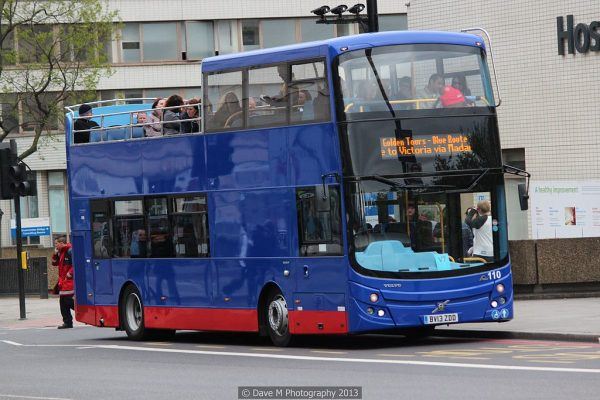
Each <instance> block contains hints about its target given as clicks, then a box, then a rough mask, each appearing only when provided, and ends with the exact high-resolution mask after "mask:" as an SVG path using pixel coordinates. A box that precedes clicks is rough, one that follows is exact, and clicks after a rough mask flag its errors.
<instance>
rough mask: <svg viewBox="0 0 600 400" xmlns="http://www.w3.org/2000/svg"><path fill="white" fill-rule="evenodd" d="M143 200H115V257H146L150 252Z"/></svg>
mask: <svg viewBox="0 0 600 400" xmlns="http://www.w3.org/2000/svg"><path fill="white" fill-rule="evenodd" d="M142 203H143V202H142V200H119V201H115V203H114V204H115V214H114V224H113V228H114V231H113V232H114V236H113V237H114V246H115V251H114V255H115V257H131V258H145V257H146V256H147V254H148V245H147V244H148V233H147V232H146V224H145V223H144V208H143V204H142Z"/></svg>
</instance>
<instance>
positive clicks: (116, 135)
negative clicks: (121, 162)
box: [106, 128, 129, 140]
mask: <svg viewBox="0 0 600 400" xmlns="http://www.w3.org/2000/svg"><path fill="white" fill-rule="evenodd" d="M127 133H128V132H127V129H126V128H112V129H110V128H109V129H107V130H106V134H107V140H125V139H129V135H128V134H127Z"/></svg>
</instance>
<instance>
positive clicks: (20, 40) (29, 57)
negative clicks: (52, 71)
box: [17, 24, 54, 64]
mask: <svg viewBox="0 0 600 400" xmlns="http://www.w3.org/2000/svg"><path fill="white" fill-rule="evenodd" d="M18 30H19V33H18V35H17V48H18V55H19V62H20V63H22V64H26V63H45V62H46V61H47V57H45V55H44V51H45V49H48V48H51V47H52V44H53V42H54V32H53V27H52V26H51V25H28V24H22V25H19V27H18Z"/></svg>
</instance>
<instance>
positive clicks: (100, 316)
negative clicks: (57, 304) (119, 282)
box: [75, 304, 119, 328]
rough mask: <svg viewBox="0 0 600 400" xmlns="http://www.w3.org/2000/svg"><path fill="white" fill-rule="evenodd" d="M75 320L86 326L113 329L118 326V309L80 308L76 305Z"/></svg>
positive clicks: (104, 307)
mask: <svg viewBox="0 0 600 400" xmlns="http://www.w3.org/2000/svg"><path fill="white" fill-rule="evenodd" d="M75 320H77V321H79V322H83V323H84V324H88V325H94V326H107V327H112V328H115V327H117V326H119V308H118V307H117V306H80V305H78V304H76V305H75ZM100 320H102V321H103V322H104V324H102V323H101V322H100Z"/></svg>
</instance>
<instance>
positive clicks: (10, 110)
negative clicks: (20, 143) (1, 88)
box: [0, 94, 19, 132]
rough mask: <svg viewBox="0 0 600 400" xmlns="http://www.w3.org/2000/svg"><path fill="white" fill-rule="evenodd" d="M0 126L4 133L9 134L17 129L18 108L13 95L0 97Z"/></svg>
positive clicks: (15, 97)
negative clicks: (2, 127) (0, 122)
mask: <svg viewBox="0 0 600 400" xmlns="http://www.w3.org/2000/svg"><path fill="white" fill-rule="evenodd" d="M0 108H1V115H2V124H3V125H4V128H5V130H6V131H8V132H11V131H13V130H16V129H17V128H18V127H19V108H18V107H17V96H16V95H14V94H1V95H0Z"/></svg>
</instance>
